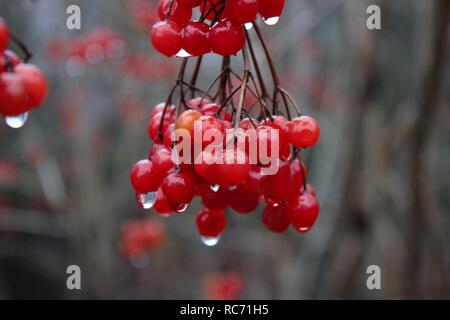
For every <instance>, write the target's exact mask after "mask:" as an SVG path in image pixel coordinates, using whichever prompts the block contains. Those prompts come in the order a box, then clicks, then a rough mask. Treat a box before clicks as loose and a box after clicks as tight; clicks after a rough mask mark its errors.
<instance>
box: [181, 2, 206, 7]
mask: <svg viewBox="0 0 450 320" xmlns="http://www.w3.org/2000/svg"><path fill="white" fill-rule="evenodd" d="M178 3H179V4H181V5H185V6H188V7H191V8H194V7H198V6H199V5H201V4H202V3H203V0H178Z"/></svg>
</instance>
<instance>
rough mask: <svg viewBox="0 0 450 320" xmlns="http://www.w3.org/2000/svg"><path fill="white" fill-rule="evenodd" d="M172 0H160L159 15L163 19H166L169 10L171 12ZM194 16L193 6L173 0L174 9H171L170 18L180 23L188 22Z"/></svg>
mask: <svg viewBox="0 0 450 320" xmlns="http://www.w3.org/2000/svg"><path fill="white" fill-rule="evenodd" d="M170 1H171V0H160V1H159V4H158V15H159V18H160V19H161V20H166V17H167V12H169V7H170ZM191 17H192V8H191V7H189V6H187V5H184V4H182V3H181V2H180V1H179V0H173V3H172V9H171V10H170V14H169V19H170V20H172V21H175V22H177V23H179V24H185V23H188V22H189V20H191Z"/></svg>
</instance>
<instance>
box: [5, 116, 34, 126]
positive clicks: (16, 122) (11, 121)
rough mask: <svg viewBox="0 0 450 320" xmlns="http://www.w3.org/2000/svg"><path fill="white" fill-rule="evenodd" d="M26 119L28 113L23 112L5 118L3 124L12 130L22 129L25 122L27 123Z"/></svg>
mask: <svg viewBox="0 0 450 320" xmlns="http://www.w3.org/2000/svg"><path fill="white" fill-rule="evenodd" d="M27 119H28V112H25V113H22V114H19V115H17V116H6V117H5V122H6V124H7V125H8V126H9V127H11V128H13V129H19V128H22V127H23V125H24V124H25V122H27Z"/></svg>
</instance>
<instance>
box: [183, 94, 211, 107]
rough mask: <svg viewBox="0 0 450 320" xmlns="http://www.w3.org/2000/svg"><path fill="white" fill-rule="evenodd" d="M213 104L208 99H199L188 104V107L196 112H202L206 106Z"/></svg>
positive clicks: (194, 99)
mask: <svg viewBox="0 0 450 320" xmlns="http://www.w3.org/2000/svg"><path fill="white" fill-rule="evenodd" d="M209 103H211V102H210V101H209V99H208V98H202V97H197V98H193V99H191V100H189V101H188V102H186V104H187V106H188V107H189V108H191V109H194V110H200V109H202V108H203V107H204V106H205V105H207V104H209Z"/></svg>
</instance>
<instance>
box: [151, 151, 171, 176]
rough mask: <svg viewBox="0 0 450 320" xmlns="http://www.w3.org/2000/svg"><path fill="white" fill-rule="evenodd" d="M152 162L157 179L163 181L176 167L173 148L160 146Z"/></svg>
mask: <svg viewBox="0 0 450 320" xmlns="http://www.w3.org/2000/svg"><path fill="white" fill-rule="evenodd" d="M152 163H153V170H154V172H155V179H156V180H157V181H160V182H162V181H163V179H164V178H165V177H166V176H167V174H168V173H169V172H170V171H171V170H172V169H174V168H175V163H174V162H173V161H172V151H171V149H169V148H168V147H165V146H163V147H161V148H159V150H158V152H156V153H155V154H154V156H153V157H152Z"/></svg>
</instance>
